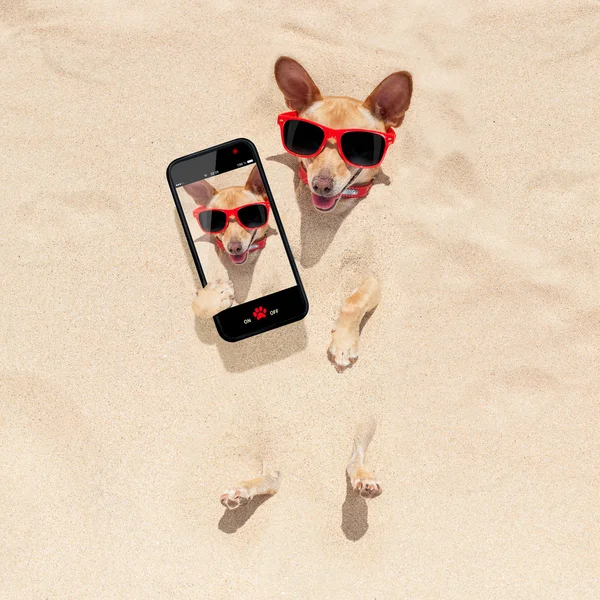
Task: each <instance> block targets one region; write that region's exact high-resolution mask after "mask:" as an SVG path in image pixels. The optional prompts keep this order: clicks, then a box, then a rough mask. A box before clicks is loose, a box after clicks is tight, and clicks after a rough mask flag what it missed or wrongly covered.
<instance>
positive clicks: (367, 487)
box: [350, 473, 383, 498]
mask: <svg viewBox="0 0 600 600" xmlns="http://www.w3.org/2000/svg"><path fill="white" fill-rule="evenodd" d="M350 483H351V484H352V489H353V490H354V491H355V492H356V493H357V494H360V495H361V496H362V497H363V498H377V496H379V495H380V494H381V492H382V491H383V490H382V489H381V484H380V483H379V481H378V480H377V479H376V478H375V475H374V474H373V473H362V474H360V475H359V476H357V477H354V478H352V477H351V478H350Z"/></svg>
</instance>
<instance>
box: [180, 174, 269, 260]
mask: <svg viewBox="0 0 600 600" xmlns="http://www.w3.org/2000/svg"><path fill="white" fill-rule="evenodd" d="M183 187H184V189H185V191H186V192H187V193H188V194H189V195H190V196H191V197H192V198H193V199H194V201H195V202H196V204H198V205H199V206H206V207H207V208H221V209H224V210H231V209H233V208H237V207H239V206H243V205H244V204H251V203H253V202H263V201H264V198H265V195H266V192H265V186H264V184H263V182H262V179H261V176H260V173H259V172H258V169H257V168H256V167H254V168H253V169H252V171H251V173H250V175H249V176H248V180H247V181H246V184H245V185H244V186H241V185H236V186H232V187H227V188H223V189H222V190H216V189H215V188H214V187H213V186H212V185H210V183H208V181H206V180H202V181H196V182H195V183H191V184H188V185H184V186H183ZM268 231H269V224H268V223H267V224H265V225H264V226H262V227H259V228H258V229H251V230H248V229H246V228H244V227H242V226H241V225H240V224H239V223H238V222H237V221H236V220H235V218H234V217H233V216H231V217H229V222H228V224H227V228H226V229H225V230H224V231H222V232H221V233H218V234H215V237H216V238H218V239H219V240H220V241H221V243H222V244H223V248H224V250H225V252H226V253H227V254H228V256H229V258H230V259H231V262H232V263H234V264H236V265H242V264H244V263H245V262H246V260H247V259H248V254H249V248H250V245H251V244H253V243H255V242H258V241H260V240H262V239H263V238H264V237H265V236H266V235H267V232H268Z"/></svg>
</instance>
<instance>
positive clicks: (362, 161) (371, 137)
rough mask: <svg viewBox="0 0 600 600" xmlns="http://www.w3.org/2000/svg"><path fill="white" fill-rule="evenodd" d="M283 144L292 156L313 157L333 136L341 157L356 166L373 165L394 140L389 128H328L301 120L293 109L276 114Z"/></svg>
mask: <svg viewBox="0 0 600 600" xmlns="http://www.w3.org/2000/svg"><path fill="white" fill-rule="evenodd" d="M277 122H278V123H279V127H280V129H281V141H282V142H283V147H284V148H285V149H286V150H287V151H288V152H289V153H290V154H293V155H294V156H299V157H301V158H313V157H314V156H317V154H319V153H320V152H322V151H323V148H324V147H325V144H326V143H327V140H328V139H330V138H333V139H335V141H336V142H337V146H338V150H339V153H340V155H341V157H342V158H343V159H344V161H345V162H347V163H348V164H350V165H352V166H353V167H358V168H363V169H364V168H373V167H377V166H379V165H380V164H381V162H382V161H383V158H384V156H385V153H386V152H387V149H388V146H389V145H390V144H393V143H394V141H395V139H396V132H395V131H394V130H393V129H392V128H391V127H390V128H389V129H388V130H387V131H386V132H385V133H382V132H381V131H372V130H370V129H357V128H354V129H332V128H331V127H326V126H325V125H321V124H320V123H315V122H314V121H309V120H308V119H302V118H300V117H299V116H298V113H297V112H296V111H291V112H286V113H282V114H280V115H279V116H278V117H277Z"/></svg>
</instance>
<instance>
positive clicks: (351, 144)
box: [341, 131, 385, 167]
mask: <svg viewBox="0 0 600 600" xmlns="http://www.w3.org/2000/svg"><path fill="white" fill-rule="evenodd" d="M341 141H342V151H343V153H344V156H345V157H346V158H347V159H348V160H349V161H350V162H352V163H354V164H355V165H358V166H360V167H373V166H374V165H377V164H379V163H380V162H381V159H382V158H383V152H384V150H385V140H384V137H383V136H382V135H377V134H376V133H369V132H368V131H349V132H347V133H344V134H343V135H342V140H341Z"/></svg>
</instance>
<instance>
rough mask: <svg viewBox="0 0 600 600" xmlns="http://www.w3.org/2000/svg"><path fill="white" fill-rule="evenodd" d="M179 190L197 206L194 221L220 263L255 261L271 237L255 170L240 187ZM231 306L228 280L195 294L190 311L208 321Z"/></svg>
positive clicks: (200, 183)
mask: <svg viewBox="0 0 600 600" xmlns="http://www.w3.org/2000/svg"><path fill="white" fill-rule="evenodd" d="M183 188H184V189H185V191H186V192H187V193H188V194H189V195H190V196H191V197H192V198H193V200H194V202H195V203H196V204H197V205H198V206H197V208H196V209H195V210H194V212H193V214H194V219H195V220H196V222H197V223H198V225H199V227H200V229H201V230H202V231H203V232H204V233H205V234H206V235H208V236H209V237H210V239H211V240H212V241H213V242H214V245H215V249H216V251H217V253H219V254H220V255H221V256H222V257H223V259H224V260H226V261H229V262H230V263H231V264H232V265H237V266H241V265H244V264H246V263H247V262H249V261H253V260H256V257H257V255H258V254H259V253H260V250H262V249H263V248H264V247H265V244H266V242H267V236H268V235H269V234H270V233H274V230H272V229H271V227H270V226H269V212H270V206H269V201H268V200H267V197H266V193H265V188H264V184H263V182H262V179H261V176H260V173H259V171H258V169H257V168H256V167H254V168H253V169H252V171H251V172H250V175H249V176H248V179H247V181H246V183H245V185H243V186H231V187H226V188H223V189H221V190H216V189H215V188H214V187H213V186H212V185H210V183H208V182H207V181H206V180H201V181H196V182H194V183H191V184H188V185H184V186H183ZM234 302H235V299H234V288H233V283H232V282H231V280H228V281H223V280H222V279H217V280H215V281H211V282H209V283H208V284H207V285H206V286H205V287H204V288H202V289H200V290H198V292H197V295H196V297H195V299H194V301H193V302H192V308H193V310H194V313H195V314H196V315H197V316H198V317H200V318H203V319H209V318H211V317H214V316H215V315H216V314H217V313H219V312H221V311H222V310H225V309H226V308H229V307H230V306H233V304H234Z"/></svg>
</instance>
